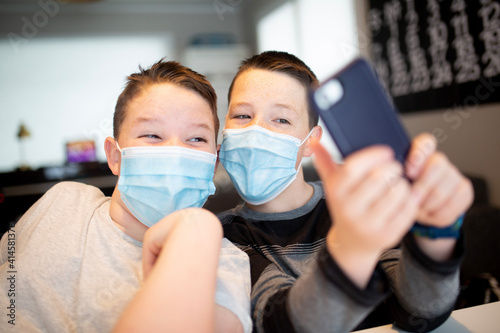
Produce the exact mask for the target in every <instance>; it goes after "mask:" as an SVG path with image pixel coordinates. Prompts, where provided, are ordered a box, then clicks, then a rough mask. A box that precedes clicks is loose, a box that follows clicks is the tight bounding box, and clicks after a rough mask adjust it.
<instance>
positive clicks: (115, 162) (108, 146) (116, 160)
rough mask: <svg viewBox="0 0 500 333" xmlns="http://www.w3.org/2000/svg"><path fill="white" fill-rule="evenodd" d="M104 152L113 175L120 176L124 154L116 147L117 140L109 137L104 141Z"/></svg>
mask: <svg viewBox="0 0 500 333" xmlns="http://www.w3.org/2000/svg"><path fill="white" fill-rule="evenodd" d="M104 151H106V159H107V160H108V166H109V169H110V170H111V172H112V173H113V175H115V176H119V175H120V165H121V155H122V154H121V152H120V151H119V150H118V148H117V147H116V140H115V139H113V138H112V137H109V136H108V137H107V138H106V140H104Z"/></svg>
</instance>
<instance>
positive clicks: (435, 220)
mask: <svg viewBox="0 0 500 333" xmlns="http://www.w3.org/2000/svg"><path fill="white" fill-rule="evenodd" d="M473 199H474V190H473V188H472V184H471V182H470V181H469V180H468V179H467V178H463V179H462V181H461V182H460V185H459V186H458V187H457V188H456V189H455V195H454V196H453V197H452V198H449V200H448V201H446V202H445V203H444V204H443V205H442V206H441V207H440V208H439V209H438V210H436V211H434V212H427V213H425V212H424V214H423V216H419V217H418V219H419V221H422V222H423V223H424V224H429V225H433V226H435V227H446V226H448V225H450V224H451V223H453V222H454V221H456V220H457V218H458V217H459V216H460V215H462V214H463V213H465V212H466V211H467V209H469V207H470V206H471V204H472V201H473Z"/></svg>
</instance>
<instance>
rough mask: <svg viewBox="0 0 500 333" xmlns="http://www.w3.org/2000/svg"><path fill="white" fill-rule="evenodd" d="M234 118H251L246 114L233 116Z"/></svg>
mask: <svg viewBox="0 0 500 333" xmlns="http://www.w3.org/2000/svg"><path fill="white" fill-rule="evenodd" d="M233 119H250V116H249V115H246V114H238V115H235V116H233Z"/></svg>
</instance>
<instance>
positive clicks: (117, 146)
mask: <svg viewBox="0 0 500 333" xmlns="http://www.w3.org/2000/svg"><path fill="white" fill-rule="evenodd" d="M115 142H116V148H118V150H119V151H120V153H121V152H122V150H121V148H120V145H119V144H118V140H116V139H115Z"/></svg>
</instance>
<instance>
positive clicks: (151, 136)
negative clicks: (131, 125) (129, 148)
mask: <svg viewBox="0 0 500 333" xmlns="http://www.w3.org/2000/svg"><path fill="white" fill-rule="evenodd" d="M140 138H147V139H156V140H161V138H160V137H159V136H158V135H156V134H144V135H141V136H140Z"/></svg>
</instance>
